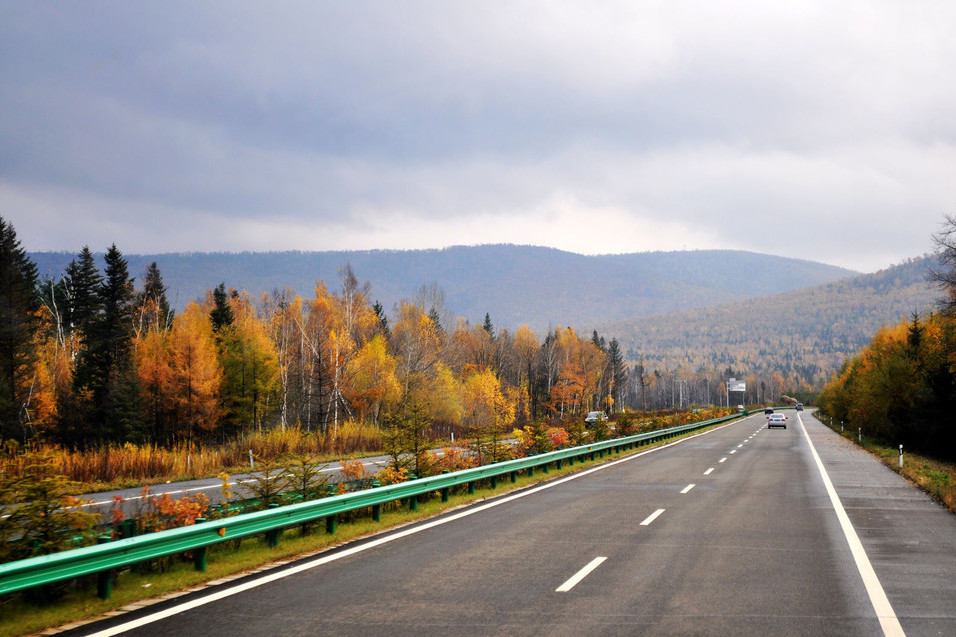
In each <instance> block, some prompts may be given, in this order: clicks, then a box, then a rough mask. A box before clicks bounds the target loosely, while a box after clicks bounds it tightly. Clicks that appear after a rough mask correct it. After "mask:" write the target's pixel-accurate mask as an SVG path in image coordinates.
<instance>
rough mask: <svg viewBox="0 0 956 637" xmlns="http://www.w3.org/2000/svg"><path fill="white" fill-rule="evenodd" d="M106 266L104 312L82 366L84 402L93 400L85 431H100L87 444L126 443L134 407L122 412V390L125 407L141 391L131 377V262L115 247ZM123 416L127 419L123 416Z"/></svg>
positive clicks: (91, 330)
mask: <svg viewBox="0 0 956 637" xmlns="http://www.w3.org/2000/svg"><path fill="white" fill-rule="evenodd" d="M105 261H106V269H105V271H104V272H105V276H104V277H102V279H101V283H100V285H99V287H98V288H97V290H96V294H97V296H98V298H99V306H100V308H102V311H101V312H100V314H99V316H97V317H96V318H95V319H94V320H93V321H92V322H91V324H90V327H89V336H88V338H87V347H86V349H85V352H84V355H83V360H82V361H81V363H80V364H79V365H78V366H77V367H78V374H77V379H76V386H77V388H78V390H79V393H80V397H81V400H82V399H85V400H89V401H90V413H89V417H90V418H89V419H87V422H86V426H87V427H89V426H92V425H93V424H94V423H95V424H97V425H99V426H100V427H101V428H100V429H99V430H96V431H90V430H88V429H87V430H86V431H84V432H83V435H82V437H81V440H80V441H81V442H84V443H86V442H90V440H89V438H90V437H92V438H93V439H99V440H102V439H106V438H110V439H113V440H123V439H124V437H123V436H124V435H126V434H128V433H129V432H130V428H131V427H132V425H131V423H129V422H128V420H129V418H128V415H129V413H130V411H131V409H132V407H129V405H128V404H127V405H126V406H124V407H122V408H121V407H120V405H119V404H118V402H117V401H118V400H119V399H120V395H121V392H120V388H121V387H123V388H124V391H123V392H122V395H123V400H122V402H124V403H129V402H130V401H131V400H134V399H133V398H132V397H131V396H130V393H129V392H130V391H131V389H130V388H133V387H136V384H135V383H132V381H131V379H130V378H128V376H129V375H130V374H132V373H133V369H132V356H131V347H130V343H131V339H132V335H133V317H134V315H135V306H134V301H135V292H134V290H133V279H132V278H131V277H130V276H129V268H128V266H127V263H126V259H124V258H123V255H122V253H120V251H119V250H118V249H117V247H116V245H115V244H114V245H112V246H111V247H110V249H109V250H108V251H107V252H106V256H105ZM80 369H82V370H83V373H82V374H80V373H79V371H80ZM131 383H132V384H131ZM120 412H124V413H126V416H124V417H121V416H120ZM121 421H126V422H125V424H124V423H123V422H121ZM134 428H138V425H137V426H136V427H134Z"/></svg>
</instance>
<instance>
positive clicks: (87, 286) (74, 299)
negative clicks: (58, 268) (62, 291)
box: [64, 246, 103, 336]
mask: <svg viewBox="0 0 956 637" xmlns="http://www.w3.org/2000/svg"><path fill="white" fill-rule="evenodd" d="M64 281H65V283H66V289H67V295H68V297H69V305H68V309H67V322H68V324H69V326H70V329H71V331H79V332H80V333H81V334H83V335H84V336H88V335H89V333H90V329H91V326H92V325H93V324H94V323H96V322H97V321H98V320H99V318H100V314H101V313H102V311H103V302H102V299H101V297H100V295H99V289H100V286H102V285H103V275H101V274H100V271H99V269H98V268H97V267H96V260H95V259H94V258H93V253H92V252H90V249H89V247H88V246H83V249H82V250H81V251H80V254H78V255H77V258H76V259H74V260H73V261H71V262H70V265H69V266H67V268H66V276H65V277H64Z"/></svg>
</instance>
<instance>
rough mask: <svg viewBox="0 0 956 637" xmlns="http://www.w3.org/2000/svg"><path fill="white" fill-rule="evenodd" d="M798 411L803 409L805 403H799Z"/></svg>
mask: <svg viewBox="0 0 956 637" xmlns="http://www.w3.org/2000/svg"><path fill="white" fill-rule="evenodd" d="M797 411H803V403H797Z"/></svg>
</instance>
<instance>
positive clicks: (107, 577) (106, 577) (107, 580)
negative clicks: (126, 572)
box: [96, 535, 113, 599]
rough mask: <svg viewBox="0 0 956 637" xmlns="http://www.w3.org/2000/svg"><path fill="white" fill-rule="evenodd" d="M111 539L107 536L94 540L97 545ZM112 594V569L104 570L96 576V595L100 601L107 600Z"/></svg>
mask: <svg viewBox="0 0 956 637" xmlns="http://www.w3.org/2000/svg"><path fill="white" fill-rule="evenodd" d="M111 539H112V538H111V537H110V536H109V535H101V536H99V537H97V538H96V543H97V544H106V543H108V542H109V541H110V540H111ZM112 594H113V569H111V568H110V569H106V570H105V571H100V572H99V573H97V574H96V595H97V597H99V598H100V599H109V598H110V596H111V595H112Z"/></svg>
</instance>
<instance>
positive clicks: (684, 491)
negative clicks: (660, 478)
mask: <svg viewBox="0 0 956 637" xmlns="http://www.w3.org/2000/svg"><path fill="white" fill-rule="evenodd" d="M696 486H697V485H696V484H688V485H687V486H686V487H684V489H683V490H682V491H681V493H682V494H683V493H687V492H688V491H690V490H691V489H693V488H694V487H696Z"/></svg>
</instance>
